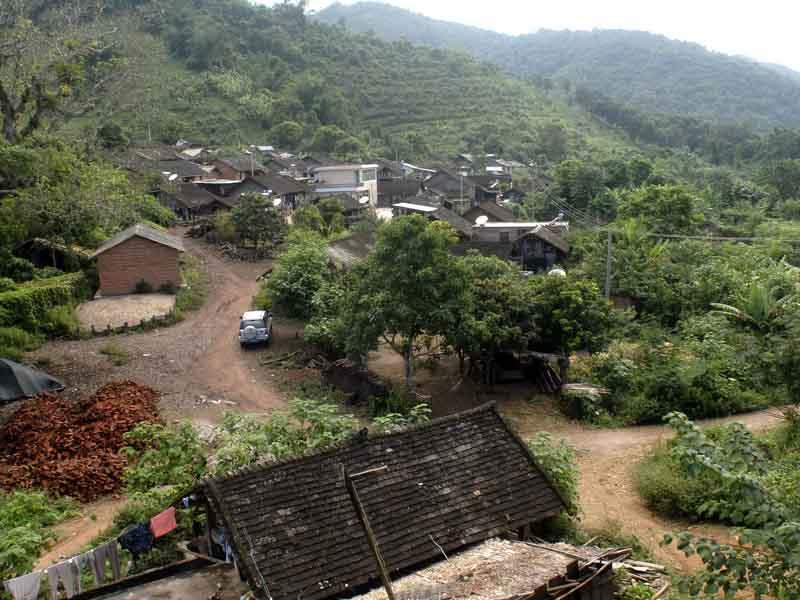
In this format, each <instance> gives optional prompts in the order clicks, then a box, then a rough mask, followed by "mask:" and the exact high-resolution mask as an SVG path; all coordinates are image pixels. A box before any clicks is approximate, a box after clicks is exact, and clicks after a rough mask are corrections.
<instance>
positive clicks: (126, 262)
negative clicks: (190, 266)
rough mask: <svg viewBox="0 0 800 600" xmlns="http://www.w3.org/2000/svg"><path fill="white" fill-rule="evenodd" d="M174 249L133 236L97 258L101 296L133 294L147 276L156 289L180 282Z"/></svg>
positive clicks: (176, 253)
mask: <svg viewBox="0 0 800 600" xmlns="http://www.w3.org/2000/svg"><path fill="white" fill-rule="evenodd" d="M179 254H180V253H179V252H178V251H177V250H175V249H174V248H170V247H169V246H164V245H163V244H157V243H155V242H151V241H150V240H146V239H144V238H140V237H132V238H131V239H129V240H127V241H125V242H122V243H121V244H119V245H118V246H115V247H114V248H111V250H108V251H106V252H104V253H103V254H101V255H100V256H98V257H97V270H98V273H99V275H100V289H99V293H100V295H102V296H115V295H119V294H130V293H132V292H134V291H135V290H136V284H137V283H138V282H140V281H141V280H142V279H144V280H145V281H146V282H147V283H149V284H150V285H151V286H152V287H153V291H158V288H159V287H161V286H162V285H164V284H166V283H172V284H173V285H175V286H176V287H177V286H179V285H180V282H181V281H180V270H179V267H178V255H179Z"/></svg>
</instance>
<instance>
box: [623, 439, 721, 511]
mask: <svg viewBox="0 0 800 600" xmlns="http://www.w3.org/2000/svg"><path fill="white" fill-rule="evenodd" d="M718 485H719V482H718V481H717V482H713V481H711V480H710V477H709V476H703V477H690V476H689V475H688V474H687V473H686V472H684V470H683V469H682V468H681V465H680V462H679V461H677V460H676V459H675V458H673V457H672V456H671V454H670V445H669V444H662V445H660V446H658V447H657V448H656V449H655V450H654V451H653V452H652V454H650V455H649V456H647V457H646V458H645V459H644V460H643V461H642V462H640V463H639V464H638V465H637V467H636V489H637V491H638V492H639V495H640V496H641V497H642V499H643V500H644V502H645V504H647V506H648V507H649V508H650V509H652V510H653V511H655V512H657V513H659V514H662V515H665V516H667V517H683V518H689V519H697V518H698V515H699V514H700V507H701V506H702V505H703V503H704V502H705V501H706V500H707V499H708V493H709V490H712V489H715V488H716V487H717V486H718Z"/></svg>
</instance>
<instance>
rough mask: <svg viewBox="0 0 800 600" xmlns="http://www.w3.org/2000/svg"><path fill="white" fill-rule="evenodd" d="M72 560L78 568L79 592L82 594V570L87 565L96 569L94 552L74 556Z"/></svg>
mask: <svg viewBox="0 0 800 600" xmlns="http://www.w3.org/2000/svg"><path fill="white" fill-rule="evenodd" d="M72 562H74V563H75V566H76V567H77V568H78V593H79V594H80V593H81V592H82V591H83V587H82V586H81V572H82V571H83V569H84V568H85V567H92V571H94V552H84V553H83V554H79V555H78V556H73V557H72Z"/></svg>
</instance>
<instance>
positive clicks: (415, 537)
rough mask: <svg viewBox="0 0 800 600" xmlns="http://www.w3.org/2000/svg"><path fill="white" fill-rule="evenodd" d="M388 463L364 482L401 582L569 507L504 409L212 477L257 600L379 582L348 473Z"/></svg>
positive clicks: (210, 492) (218, 506)
mask: <svg viewBox="0 0 800 600" xmlns="http://www.w3.org/2000/svg"><path fill="white" fill-rule="evenodd" d="M384 465H385V466H386V467H387V469H386V470H385V471H383V472H380V473H376V474H372V475H369V476H365V477H363V478H359V479H357V480H356V482H357V486H358V491H359V495H360V497H361V501H362V503H363V504H364V507H365V509H366V513H367V515H368V516H369V519H370V521H371V525H372V529H373V531H374V532H375V536H376V537H377V540H378V543H379V545H380V547H381V552H382V554H383V558H384V560H385V562H386V564H387V566H388V568H389V570H390V572H392V573H395V574H396V572H397V571H398V570H400V569H407V568H409V567H413V566H416V565H419V564H421V563H424V562H427V561H430V560H434V559H437V558H440V557H441V555H442V550H444V552H452V551H455V550H458V549H460V548H462V547H464V546H466V545H468V544H471V543H474V542H478V541H482V540H486V539H488V538H490V537H493V536H496V535H498V534H500V533H502V532H503V531H504V530H506V529H508V528H511V529H513V528H517V527H520V526H523V525H524V524H527V523H531V522H536V521H540V520H542V519H544V518H547V517H549V516H552V515H555V514H557V513H558V512H559V511H561V510H562V509H563V506H564V503H563V500H562V499H561V498H560V497H559V495H558V494H557V493H556V492H555V491H554V489H553V487H552V486H551V484H550V483H549V481H548V480H547V479H546V477H545V476H544V475H543V473H542V471H541V469H540V468H539V466H538V465H537V464H536V462H535V461H534V459H533V457H532V455H531V454H530V453H529V452H528V450H527V448H526V447H525V445H524V443H523V442H522V441H521V440H520V439H519V438H518V437H517V436H516V435H515V434H514V433H513V432H512V431H511V429H509V427H508V425H507V424H506V423H505V421H503V419H502V418H501V417H500V415H499V413H498V412H497V409H496V408H495V407H494V405H487V406H483V407H481V408H478V409H475V410H473V411H469V412H466V413H460V414H456V415H452V416H450V417H445V418H443V419H439V420H436V421H433V422H431V423H429V424H427V425H425V426H423V427H420V428H417V429H413V430H410V431H406V432H401V433H395V434H388V435H380V436H374V437H369V438H364V439H362V440H358V441H357V440H356V438H354V441H353V442H351V443H350V444H349V445H346V446H343V447H339V448H336V449H334V450H330V451H327V452H324V453H321V454H316V455H312V456H308V457H305V458H301V459H298V460H293V461H290V462H286V463H281V464H276V465H272V466H263V467H257V468H253V469H250V470H246V471H245V472H242V473H240V474H238V475H235V476H232V477H229V478H225V479H217V480H210V481H208V482H206V484H205V487H204V491H205V494H206V496H207V497H208V498H209V501H210V503H211V507H212V509H213V510H214V511H215V512H216V513H217V515H218V516H220V517H221V519H222V520H223V522H224V524H225V526H226V527H227V528H228V529H229V530H230V532H231V534H232V539H233V543H234V547H235V550H236V553H237V555H238V557H239V563H238V564H239V566H240V568H241V569H242V571H243V573H244V575H245V577H246V578H247V580H248V583H249V584H250V586H251V588H252V589H253V591H254V592H255V594H256V596H257V597H258V598H262V599H266V598H273V599H274V600H284V599H292V600H294V599H297V598H303V599H304V600H316V599H320V598H327V597H330V596H333V595H337V594H342V593H345V592H347V591H349V590H352V589H353V587H354V586H359V585H363V584H367V583H374V582H375V581H376V579H377V571H376V567H375V562H374V560H373V557H372V554H371V553H370V549H369V546H368V543H367V539H366V537H365V535H364V532H363V530H362V528H361V526H360V524H359V520H358V516H357V514H356V512H355V509H354V508H353V505H352V502H351V500H350V497H349V495H348V492H347V489H346V487H345V483H344V478H343V469H347V470H348V472H349V473H351V474H353V473H356V472H361V471H364V470H367V469H372V468H376V467H381V466H384ZM437 544H438V546H440V547H441V549H440V548H439V547H437ZM264 586H266V588H267V590H268V591H267V590H265V589H264Z"/></svg>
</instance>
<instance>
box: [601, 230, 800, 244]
mask: <svg viewBox="0 0 800 600" xmlns="http://www.w3.org/2000/svg"><path fill="white" fill-rule="evenodd" d="M615 233H619V231H616V232H615ZM645 235H647V237H656V238H666V239H679V240H699V241H701V242H782V243H786V244H800V239H791V238H771V237H758V236H756V237H730V236H713V235H680V234H676V233H647V234H645Z"/></svg>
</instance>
